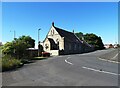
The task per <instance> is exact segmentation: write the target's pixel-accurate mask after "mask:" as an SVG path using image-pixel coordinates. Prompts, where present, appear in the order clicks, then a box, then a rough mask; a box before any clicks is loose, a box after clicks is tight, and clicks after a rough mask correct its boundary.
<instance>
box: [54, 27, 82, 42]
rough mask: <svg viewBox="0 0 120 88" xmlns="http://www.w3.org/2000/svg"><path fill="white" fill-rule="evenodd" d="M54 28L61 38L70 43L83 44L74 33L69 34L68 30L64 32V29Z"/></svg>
mask: <svg viewBox="0 0 120 88" xmlns="http://www.w3.org/2000/svg"><path fill="white" fill-rule="evenodd" d="M53 27H54V28H55V29H56V31H57V32H58V33H59V34H60V36H61V37H64V38H65V39H66V40H67V41H69V42H81V41H80V40H79V39H78V38H77V36H76V35H75V34H74V33H72V32H68V31H66V30H63V29H61V28H58V27H55V26H53Z"/></svg>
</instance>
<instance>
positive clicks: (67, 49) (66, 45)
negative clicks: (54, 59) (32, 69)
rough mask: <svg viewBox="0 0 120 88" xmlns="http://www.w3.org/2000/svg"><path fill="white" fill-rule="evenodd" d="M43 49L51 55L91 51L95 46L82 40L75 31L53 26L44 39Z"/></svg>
mask: <svg viewBox="0 0 120 88" xmlns="http://www.w3.org/2000/svg"><path fill="white" fill-rule="evenodd" d="M43 49H44V51H46V52H49V53H51V55H60V54H77V53H83V52H89V51H92V50H93V47H91V45H89V44H88V43H87V42H85V41H84V40H80V39H79V38H78V37H77V36H76V35H75V34H74V33H73V32H69V31H66V30H63V29H61V28H58V27H56V26H55V25H54V22H53V23H52V26H51V28H50V30H49V32H48V34H47V36H46V38H45V40H44V41H43Z"/></svg>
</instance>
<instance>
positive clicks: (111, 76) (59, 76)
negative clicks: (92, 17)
mask: <svg viewBox="0 0 120 88" xmlns="http://www.w3.org/2000/svg"><path fill="white" fill-rule="evenodd" d="M111 51H113V49H109V50H99V51H95V52H91V53H84V54H74V55H63V56H55V57H50V58H48V59H46V60H41V61H40V60H38V61H36V62H35V63H31V64H26V65H25V66H23V67H22V68H19V69H17V70H15V71H9V72H3V74H2V76H3V77H2V78H3V84H2V85H3V86H118V76H119V75H120V74H118V63H112V62H109V61H104V60H100V59H99V58H98V57H99V56H102V55H104V54H105V53H110V52H111ZM111 54H112V53H111ZM111 58H112V57H111ZM116 58H117V57H116Z"/></svg>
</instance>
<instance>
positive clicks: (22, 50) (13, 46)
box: [2, 36, 35, 59]
mask: <svg viewBox="0 0 120 88" xmlns="http://www.w3.org/2000/svg"><path fill="white" fill-rule="evenodd" d="M34 45H35V40H34V39H32V38H31V37H30V36H21V37H19V38H18V39H17V38H15V39H14V40H13V41H12V42H7V43H6V44H4V45H3V47H2V52H3V53H4V54H9V55H11V56H14V57H16V58H18V59H21V58H23V57H25V56H27V53H26V49H27V48H33V47H34Z"/></svg>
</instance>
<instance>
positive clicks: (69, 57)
mask: <svg viewBox="0 0 120 88" xmlns="http://www.w3.org/2000/svg"><path fill="white" fill-rule="evenodd" d="M69 58H70V57H68V58H67V59H69ZM67 59H65V62H66V63H68V64H70V65H73V63H71V62H69V61H68V60H67Z"/></svg>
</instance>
